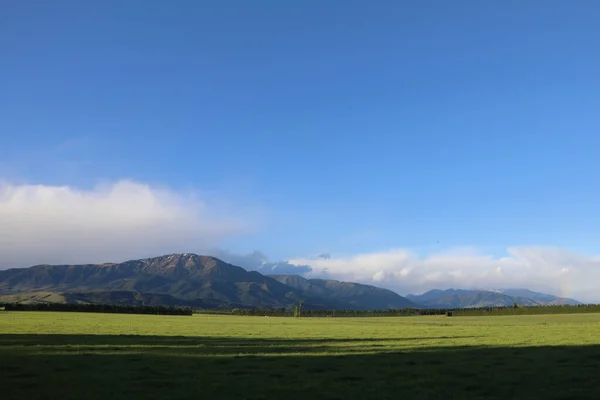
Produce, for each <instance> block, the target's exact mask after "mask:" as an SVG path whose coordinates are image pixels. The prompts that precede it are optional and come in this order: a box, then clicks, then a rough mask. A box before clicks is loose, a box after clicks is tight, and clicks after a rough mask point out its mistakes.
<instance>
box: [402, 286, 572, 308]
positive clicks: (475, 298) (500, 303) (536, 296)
mask: <svg viewBox="0 0 600 400" xmlns="http://www.w3.org/2000/svg"><path fill="white" fill-rule="evenodd" d="M406 298H407V299H409V300H410V301H412V302H414V303H416V304H418V305H420V306H422V307H426V308H477V307H509V306H512V305H513V304H514V303H515V302H516V303H517V304H518V305H521V306H542V305H553V304H581V303H579V302H578V301H576V300H573V299H564V298H560V297H557V296H552V295H549V294H544V293H537V292H532V291H530V290H527V289H506V290H502V291H488V290H457V289H448V290H438V289H434V290H430V291H428V292H426V293H423V294H421V295H412V294H409V295H407V296H406Z"/></svg>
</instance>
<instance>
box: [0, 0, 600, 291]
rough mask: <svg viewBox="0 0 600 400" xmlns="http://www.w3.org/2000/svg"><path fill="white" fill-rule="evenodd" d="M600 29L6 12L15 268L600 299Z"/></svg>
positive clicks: (377, 10) (537, 5) (383, 15)
mask: <svg viewBox="0 0 600 400" xmlns="http://www.w3.org/2000/svg"><path fill="white" fill-rule="evenodd" d="M599 15H600V3H598V2H596V1H593V0H582V1H579V2H576V3H572V2H566V1H562V0H560V1H559V0H548V1H545V2H543V3H542V2H538V1H533V0H531V1H522V0H519V1H516V0H514V1H510V0H509V1H487V2H482V1H475V0H470V1H464V0H456V1H452V2H448V1H442V0H425V1H396V0H394V1H392V0H389V1H388V0H377V1H373V2H366V1H354V0H348V1H346V0H345V1H341V0H330V1H315V0H308V1H305V2H281V1H275V0H271V1H267V0H257V1H252V2H248V1H242V0H225V1H209V0H207V1H201V2H198V1H191V0H180V1H177V2H164V1H154V0H152V1H141V0H129V1H127V2H121V1H114V0H106V1H102V2H81V1H74V0H73V1H67V0H58V1H54V2H47V1H41V0H40V1H35V0H29V1H16V0H8V1H4V2H3V3H2V6H1V10H0V54H2V56H1V59H0V88H1V90H0V268H13V267H27V266H30V265H34V264H38V263H84V262H107V261H123V260H127V259H133V258H140V257H149V256H153V255H161V254H168V253H175V252H195V253H205V254H208V253H211V254H214V255H219V256H222V257H223V258H224V259H226V260H232V261H233V260H235V261H236V262H237V263H238V265H242V266H244V267H246V268H260V267H261V265H262V267H264V266H265V265H278V266H279V269H280V270H282V269H285V268H287V269H289V270H290V271H297V272H298V273H305V274H307V275H310V274H313V275H315V276H316V275H328V276H331V277H334V278H338V279H352V280H355V281H360V282H364V283H370V284H377V285H379V286H384V287H388V288H391V289H393V290H396V291H398V292H399V293H401V294H406V293H410V292H419V291H424V290H427V289H431V288H434V287H437V288H447V287H455V288H467V287H507V286H511V287H515V286H518V287H525V286H526V287H529V288H532V289H539V290H546V291H550V292H552V293H554V294H561V295H568V296H574V297H576V296H579V298H582V299H584V300H590V301H591V300H594V301H600V297H597V298H596V297H594V296H597V295H596V294H595V288H594V287H593V282H594V280H596V282H597V281H598V280H599V279H600V261H599V260H600V257H599V256H600V249H599V248H598V241H597V239H598V238H599V237H600V232H599V229H598V227H599V226H600V225H599V224H600V213H599V212H598V204H600V174H599V172H600V157H598V155H597V153H598V149H599V148H600V134H599V133H598V132H599V128H600V114H598V110H599V109H600V74H599V73H598V71H599V70H600V51H598V45H597V43H598V42H599V41H600V26H599V25H598V23H597V21H598V16H599ZM319 255H326V256H321V257H319ZM268 263H278V264H268ZM293 266H301V267H299V268H298V269H294V268H293ZM286 271H287V270H286Z"/></svg>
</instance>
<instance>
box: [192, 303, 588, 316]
mask: <svg viewBox="0 0 600 400" xmlns="http://www.w3.org/2000/svg"><path fill="white" fill-rule="evenodd" d="M197 312H200V313H202V311H197ZM220 313H226V312H224V311H221V312H220ZM227 313H228V314H233V315H248V316H267V317H300V316H302V317H412V316H425V315H446V316H455V317H469V316H485V315H489V316H501V315H536V314H577V313H600V304H581V305H573V306H570V305H549V306H534V307H524V306H516V305H513V306H510V307H482V308H437V309H431V308H426V309H425V308H401V309H389V310H310V309H301V308H300V307H298V305H293V307H291V309H290V307H288V308H279V309H269V310H261V309H256V308H253V309H242V308H234V309H232V310H230V311H229V312H227Z"/></svg>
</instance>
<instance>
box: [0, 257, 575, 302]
mask: <svg viewBox="0 0 600 400" xmlns="http://www.w3.org/2000/svg"><path fill="white" fill-rule="evenodd" d="M271 271H273V269H272V270H271ZM298 301H303V302H304V306H303V307H304V308H306V309H354V310H373V309H398V308H411V307H413V308H466V307H490V306H512V305H513V304H514V303H515V302H516V303H517V304H519V305H527V306H533V305H550V304H580V303H579V302H578V301H576V300H573V299H566V298H561V297H556V296H552V295H549V294H544V293H538V292H532V291H529V290H527V289H506V290H496V291H490V290H455V289H448V290H431V291H429V292H426V293H423V294H421V295H408V296H406V297H402V296H400V295H399V294H397V293H395V292H393V291H391V290H388V289H383V288H378V287H375V286H370V285H364V284H359V283H354V282H340V281H337V280H330V279H306V278H304V277H301V276H299V275H263V274H261V273H259V272H257V271H247V270H245V269H243V268H241V267H237V266H235V265H232V264H228V263H225V262H223V261H221V260H220V259H218V258H215V257H209V256H200V255H197V254H190V253H183V254H170V255H165V256H160V257H154V258H148V259H141V260H131V261H126V262H122V263H107V264H85V265H37V266H33V267H30V268H16V269H9V270H3V271H0V302H60V303H98V304H100V303H101V304H130V305H168V306H189V307H197V308H288V307H290V306H291V305H292V304H293V303H296V302H298Z"/></svg>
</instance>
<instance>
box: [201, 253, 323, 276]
mask: <svg viewBox="0 0 600 400" xmlns="http://www.w3.org/2000/svg"><path fill="white" fill-rule="evenodd" d="M207 254H208V255H211V256H213V257H217V258H219V259H221V260H223V261H225V262H228V263H230V264H233V265H237V266H238V267H242V268H244V269H247V270H252V271H258V272H260V273H261V274H264V275H290V274H291V275H304V274H307V273H310V272H311V271H312V268H311V267H309V266H307V265H294V264H290V263H288V262H287V261H277V262H270V261H269V259H268V257H267V256H266V255H265V254H264V253H262V252H260V251H253V252H252V253H249V254H245V255H242V254H236V253H233V252H231V251H228V250H223V249H210V250H208V251H207Z"/></svg>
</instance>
